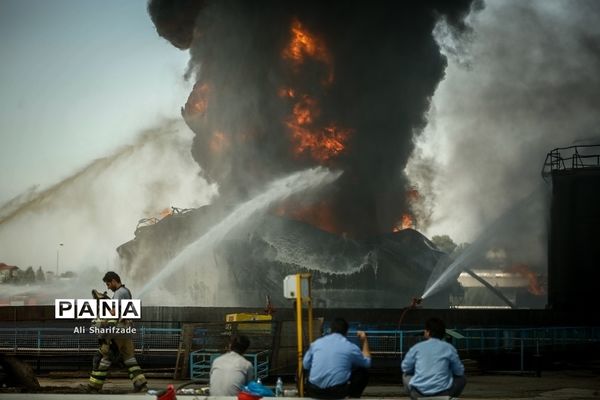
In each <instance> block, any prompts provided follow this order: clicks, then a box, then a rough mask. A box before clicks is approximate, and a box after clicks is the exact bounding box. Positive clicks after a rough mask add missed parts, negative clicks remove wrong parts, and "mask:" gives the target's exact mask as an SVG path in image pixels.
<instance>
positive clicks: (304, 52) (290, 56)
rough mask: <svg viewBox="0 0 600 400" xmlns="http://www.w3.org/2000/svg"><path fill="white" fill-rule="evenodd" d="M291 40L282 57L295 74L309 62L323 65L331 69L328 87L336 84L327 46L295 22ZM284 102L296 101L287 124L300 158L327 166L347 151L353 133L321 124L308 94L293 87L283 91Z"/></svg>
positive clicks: (313, 100) (345, 129) (325, 82)
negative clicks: (326, 163) (310, 59)
mask: <svg viewBox="0 0 600 400" xmlns="http://www.w3.org/2000/svg"><path fill="white" fill-rule="evenodd" d="M290 33H291V40H290V42H289V44H288V45H287V46H286V47H285V48H284V49H283V52H282V57H283V59H284V60H289V61H291V63H292V68H293V70H294V72H298V69H299V67H300V65H302V64H303V63H304V62H305V61H306V59H307V58H312V59H315V60H317V61H319V62H322V63H324V64H325V66H326V67H327V78H326V79H325V81H324V82H322V83H323V84H324V85H329V84H331V83H332V82H333V67H332V65H333V62H332V58H331V55H330V54H329V51H328V50H327V47H326V46H325V43H324V42H323V41H322V40H320V39H319V38H317V37H316V36H315V35H313V34H311V33H310V32H308V30H306V29H305V28H304V26H303V25H302V24H301V23H300V21H298V20H297V19H294V20H293V21H292V25H291V27H290ZM278 95H279V97H281V98H287V99H293V100H292V101H295V103H294V104H293V106H292V107H291V114H290V115H289V116H288V117H287V118H286V119H285V120H284V123H285V124H286V126H287V127H288V129H289V130H290V133H291V139H292V142H293V143H294V147H293V152H294V154H295V155H296V156H300V155H304V154H307V155H310V156H311V157H312V158H313V159H315V160H317V161H319V162H326V161H329V160H330V159H332V158H333V157H336V156H337V155H339V154H340V153H341V152H342V151H343V150H344V149H345V148H346V142H347V141H348V138H349V136H350V134H351V133H352V130H351V129H348V128H342V127H340V126H338V125H337V124H336V123H334V122H328V121H320V119H319V118H320V116H321V110H320V108H319V101H318V100H317V99H316V98H314V97H312V96H309V95H307V94H302V93H298V91H297V90H296V89H294V88H293V87H291V86H284V87H281V88H279V90H278Z"/></svg>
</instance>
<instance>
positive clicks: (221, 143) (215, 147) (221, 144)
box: [209, 131, 229, 153]
mask: <svg viewBox="0 0 600 400" xmlns="http://www.w3.org/2000/svg"><path fill="white" fill-rule="evenodd" d="M209 146H210V149H211V151H212V152H213V153H221V152H222V151H223V149H225V148H226V147H228V146H229V137H228V136H227V135H225V133H223V132H221V131H215V132H214V133H213V135H212V137H211V138H210V143H209Z"/></svg>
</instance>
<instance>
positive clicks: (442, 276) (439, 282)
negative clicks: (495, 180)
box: [421, 186, 545, 299]
mask: <svg viewBox="0 0 600 400" xmlns="http://www.w3.org/2000/svg"><path fill="white" fill-rule="evenodd" d="M544 192H545V186H540V187H538V188H537V189H536V190H534V191H533V192H532V193H531V194H530V195H529V196H527V197H525V198H523V199H521V200H520V201H519V202H517V203H516V204H514V205H513V206H512V207H510V208H509V209H508V210H506V211H505V212H504V213H503V214H502V215H501V216H500V217H498V218H497V219H496V220H495V221H494V222H493V223H492V224H491V225H489V226H488V228H487V229H485V230H484V231H483V232H482V233H481V234H480V235H479V237H478V238H477V240H475V241H474V242H473V243H472V244H471V245H469V246H468V247H467V248H466V249H464V250H463V251H462V252H461V253H460V255H459V256H458V257H457V258H456V259H455V260H454V261H452V263H450V265H448V266H447V267H446V263H445V260H446V258H442V259H440V261H439V262H438V265H436V267H435V269H434V270H433V272H432V273H431V276H430V277H429V280H428V282H427V285H425V291H424V293H423V294H422V295H421V298H422V299H425V298H427V297H429V296H431V295H432V294H434V293H436V292H437V291H439V290H441V289H442V288H443V287H444V286H445V285H447V284H448V283H450V282H452V281H454V280H456V278H458V275H459V274H460V273H461V272H462V271H463V269H464V268H468V267H470V265H469V264H470V263H472V262H473V260H474V258H475V257H477V256H478V255H479V254H481V253H480V252H481V251H482V250H485V249H486V248H487V246H489V244H490V242H491V241H492V240H493V239H494V238H496V237H498V236H499V235H500V233H501V232H502V231H505V230H506V229H507V228H508V227H509V226H510V224H511V222H512V221H515V220H529V219H530V216H529V215H528V213H531V208H532V206H535V205H536V204H537V203H538V202H539V201H540V195H543V194H544ZM538 222H541V221H538Z"/></svg>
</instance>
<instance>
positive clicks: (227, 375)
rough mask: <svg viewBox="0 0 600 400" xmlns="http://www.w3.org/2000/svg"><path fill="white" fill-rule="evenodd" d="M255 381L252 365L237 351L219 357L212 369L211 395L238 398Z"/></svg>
mask: <svg viewBox="0 0 600 400" xmlns="http://www.w3.org/2000/svg"><path fill="white" fill-rule="evenodd" d="M252 379H254V368H253V367H252V363H250V361H248V360H246V359H245V358H244V357H243V356H241V355H239V354H238V353H236V352H235V351H230V352H228V353H225V354H223V355H221V356H219V357H217V358H216V359H215V360H214V361H213V363H212V367H211V368H210V395H211V396H237V394H238V393H239V392H240V390H242V388H243V387H244V386H245V385H246V384H247V383H248V382H250V381H251V380H252Z"/></svg>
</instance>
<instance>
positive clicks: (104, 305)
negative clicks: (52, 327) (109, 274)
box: [54, 299, 142, 319]
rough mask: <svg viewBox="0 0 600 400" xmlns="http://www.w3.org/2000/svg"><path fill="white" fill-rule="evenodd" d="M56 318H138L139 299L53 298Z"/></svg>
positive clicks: (140, 310)
mask: <svg viewBox="0 0 600 400" xmlns="http://www.w3.org/2000/svg"><path fill="white" fill-rule="evenodd" d="M54 318H56V319H115V318H118V319H140V318H142V301H141V300H139V299H121V300H116V299H100V300H96V299H55V300H54Z"/></svg>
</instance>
